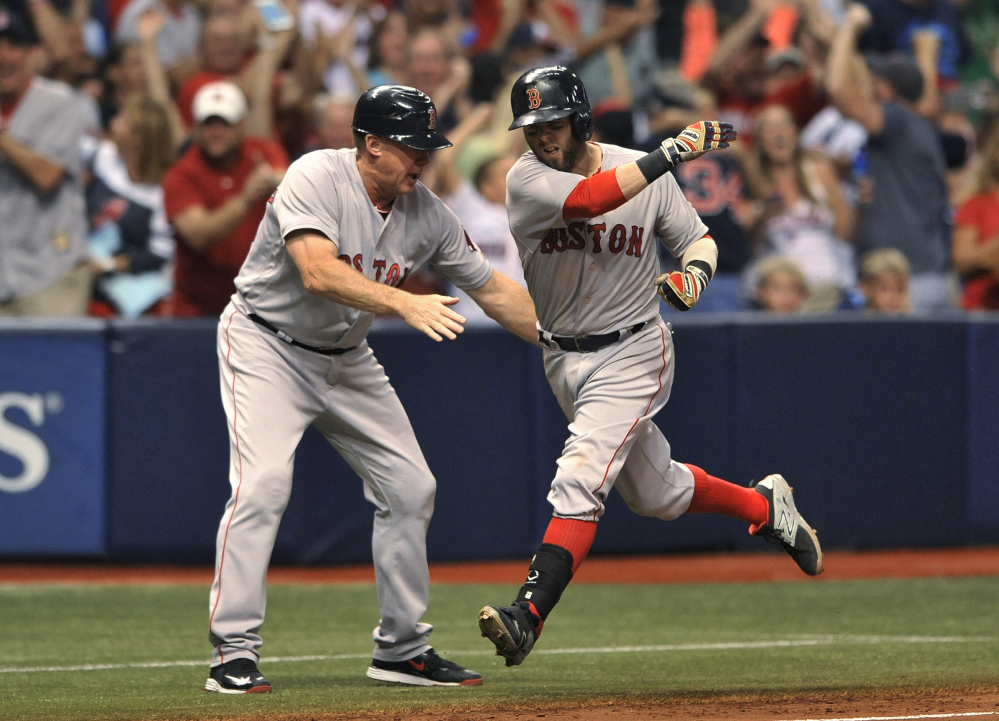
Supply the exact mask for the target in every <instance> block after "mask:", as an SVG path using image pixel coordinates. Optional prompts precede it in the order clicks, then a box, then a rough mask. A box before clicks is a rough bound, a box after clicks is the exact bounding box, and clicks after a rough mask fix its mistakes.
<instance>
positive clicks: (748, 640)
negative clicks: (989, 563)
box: [0, 578, 999, 721]
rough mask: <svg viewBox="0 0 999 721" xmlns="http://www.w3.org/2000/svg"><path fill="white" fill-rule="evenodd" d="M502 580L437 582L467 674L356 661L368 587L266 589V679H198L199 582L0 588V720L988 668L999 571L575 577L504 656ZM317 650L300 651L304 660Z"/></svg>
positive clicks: (201, 669) (843, 679)
mask: <svg viewBox="0 0 999 721" xmlns="http://www.w3.org/2000/svg"><path fill="white" fill-rule="evenodd" d="M515 590H516V589H515V588H514V587H513V586H510V585H504V586H481V585H467V586H435V587H434V588H433V591H432V596H431V603H430V610H429V612H428V614H427V618H426V620H427V621H429V622H430V623H433V624H434V626H435V630H434V633H433V636H432V638H431V641H432V643H433V644H434V646H435V648H437V650H438V651H439V652H441V653H443V654H446V655H447V656H448V657H450V658H452V659H454V660H456V661H459V662H460V663H462V664H464V665H466V666H469V667H470V668H474V669H475V670H477V671H479V672H480V673H482V674H483V675H484V676H485V683H484V685H482V686H480V687H477V688H456V689H441V688H437V689H411V688H399V687H386V686H376V685H375V684H374V682H372V681H370V680H368V679H367V678H366V677H365V676H364V671H365V669H366V668H367V665H368V659H369V658H370V653H371V648H372V645H371V640H370V637H371V630H372V628H373V627H374V626H375V624H376V623H377V621H378V618H377V609H376V606H375V590H374V587H373V586H367V585H365V586H361V585H333V586H272V587H271V588H270V589H269V594H268V618H267V622H266V623H265V625H264V629H263V633H262V635H263V636H264V639H265V643H264V646H263V649H262V652H263V659H262V661H261V669H262V670H263V671H264V673H266V674H267V676H268V678H270V680H271V681H272V682H273V684H274V689H275V692H274V693H273V694H269V695H259V696H246V697H242V696H235V697H234V696H222V695H217V694H209V693H205V692H204V691H202V690H201V686H202V684H203V683H204V681H205V678H206V676H207V660H208V654H209V651H210V646H209V645H208V641H207V606H208V590H207V588H202V587H190V586H186V587H185V586H159V585H157V586H68V585H67V586H45V585H30V586H17V585H7V586H0V719H3V720H4V721H8V720H9V721H14V720H15V719H18V720H20V719H25V720H27V719H31V720H35V719H46V720H49V719H203V718H205V719H207V718H211V719H226V718H236V717H239V718H248V717H251V718H252V717H261V718H263V717H268V716H274V715H281V714H296V715H302V716H304V717H306V718H308V714H310V713H315V714H323V713H326V714H328V713H331V712H344V713H349V712H353V711H376V710H386V709H399V710H400V711H403V712H404V711H405V710H407V709H412V710H416V709H432V708H454V709H460V708H472V707H480V708H482V707H489V706H504V705H511V704H514V703H524V702H532V701H537V702H557V701H571V700H581V699H582V700H585V699H597V698H601V699H638V698H643V697H646V698H654V697H660V698H661V697H664V696H674V695H677V696H680V695H682V696H708V695H713V694H758V693H797V692H810V691H825V690H839V689H875V688H884V689H899V688H912V687H950V686H971V685H977V684H986V685H988V684H996V683H999V613H997V607H996V599H999V578H965V579H953V580H952V579H921V580H889V581H830V582H814V583H809V582H804V583H759V584H704V585H677V586H664V585H645V586H641V585H639V586H635V585H628V586H613V585H582V584H581V585H576V586H572V587H570V588H569V589H568V591H567V592H566V594H565V596H564V597H563V600H562V603H561V604H560V605H559V607H558V608H557V609H556V611H555V613H554V614H553V615H552V617H551V618H550V619H549V623H548V625H547V626H546V628H545V632H544V635H543V636H542V639H541V641H540V642H539V645H538V646H537V647H536V649H535V651H534V653H533V654H532V655H531V656H530V657H529V658H528V660H527V661H526V662H525V664H524V665H523V666H521V667H518V668H513V669H508V668H506V667H505V666H504V665H503V662H502V659H500V658H498V657H495V656H493V655H492V646H491V644H489V643H488V642H487V641H486V640H485V639H483V638H481V637H480V636H479V633H478V628H477V625H476V614H477V612H478V610H479V608H480V607H481V606H482V605H484V604H486V603H506V602H509V600H510V597H511V596H512V594H513V593H514V592H515ZM309 657H312V658H309Z"/></svg>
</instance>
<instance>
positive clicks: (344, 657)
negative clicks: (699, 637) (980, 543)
mask: <svg viewBox="0 0 999 721" xmlns="http://www.w3.org/2000/svg"><path fill="white" fill-rule="evenodd" d="M992 640H994V639H991V638H968V637H965V636H847V635H842V636H840V635H830V636H813V637H807V638H793V639H778V640H774V641H735V642H722V643H677V644H667V645H660V646H602V647H596V648H551V649H538V650H537V651H534V653H536V654H552V655H564V654H582V653H649V652H652V653H662V652H669V651H731V650H742V649H761V648H794V647H801V646H832V645H835V644H890V643H978V642H987V641H992ZM452 653H453V654H454V655H456V656H493V655H495V652H494V651H481V650H480V651H454V652H452ZM362 658H363V659H366V658H371V654H368V653H341V654H334V655H324V656H265V657H264V658H263V662H264V663H268V664H270V663H301V662H303V661H353V660H357V659H362ZM176 666H206V667H207V666H208V661H207V659H201V660H199V661H149V662H144V663H95V664H79V665H76V666H9V667H6V668H3V667H0V673H65V672H67V671H110V670H116V669H128V668H173V667H176ZM898 718H933V717H930V716H925V717H923V716H911V717H909V716H900V717H898ZM837 721H858V720H857V719H837Z"/></svg>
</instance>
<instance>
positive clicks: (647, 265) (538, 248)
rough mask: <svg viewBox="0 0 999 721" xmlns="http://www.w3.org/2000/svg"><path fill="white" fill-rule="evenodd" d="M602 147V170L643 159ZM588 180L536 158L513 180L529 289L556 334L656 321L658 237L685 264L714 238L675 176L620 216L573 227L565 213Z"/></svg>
mask: <svg viewBox="0 0 999 721" xmlns="http://www.w3.org/2000/svg"><path fill="white" fill-rule="evenodd" d="M598 145H599V146H600V148H601V150H602V151H603V164H602V166H601V170H609V169H610V168H616V167H617V166H619V165H623V164H625V163H628V162H631V161H633V160H637V159H638V158H640V157H642V153H640V152H637V151H634V150H627V149H625V148H620V147H618V146H616V145H605V144H603V143H599V144H598ZM581 180H582V177H581V176H579V175H576V174H574V173H563V172H560V171H558V170H554V169H552V168H549V167H548V166H547V165H545V164H544V163H542V162H541V161H540V160H538V159H537V157H535V155H534V153H533V152H528V153H525V154H524V155H523V156H521V158H520V160H518V161H517V163H516V165H514V166H513V168H511V170H510V173H509V175H508V176H507V186H506V187H507V213H508V214H509V217H510V229H511V230H512V231H513V237H514V238H515V239H516V241H517V245H518V246H519V248H520V258H521V261H522V263H523V265H524V277H525V279H526V280H527V287H528V289H529V290H530V292H531V297H533V298H534V305H535V308H536V310H537V314H538V321H539V322H540V324H541V327H542V328H544V329H545V330H548V331H551V332H552V333H555V334H556V335H566V336H574V335H587V334H597V333H606V332H608V331H612V330H617V329H619V328H627V327H630V326H632V325H634V324H636V323H641V322H642V321H647V320H650V319H652V318H655V317H656V316H657V315H658V313H659V300H658V296H657V295H656V293H655V292H654V289H653V285H652V281H653V280H655V278H656V276H657V275H659V272H660V271H659V256H658V254H657V253H656V247H655V243H656V241H657V238H658V239H659V240H660V241H661V242H662V243H664V244H665V246H666V248H667V249H668V250H669V251H670V253H672V254H673V255H674V257H680V256H681V255H682V254H683V251H684V250H686V249H687V247H688V246H689V245H690V244H691V243H693V242H694V241H695V240H698V239H699V238H702V237H703V236H704V235H705V234H706V233H707V232H708V229H707V226H706V225H704V223H703V222H701V219H700V218H699V217H698V216H697V213H696V211H694V209H693V208H692V207H691V205H690V203H689V202H687V199H686V198H685V197H684V196H683V193H682V192H681V191H680V188H679V187H678V186H677V184H676V180H674V179H673V176H672V175H671V174H668V173H667V174H666V175H664V176H663V177H661V178H659V179H658V180H657V181H655V182H654V183H653V184H652V185H651V186H650V187H648V188H646V189H645V190H643V191H642V192H641V193H639V194H638V195H637V196H635V197H634V198H632V199H631V200H629V201H628V202H627V203H625V204H624V205H622V206H621V207H619V208H617V209H616V210H612V211H611V212H609V213H605V214H604V215H602V216H600V217H598V218H588V219H582V218H581V219H573V220H569V221H566V220H565V219H564V218H563V217H562V208H563V206H564V205H565V201H566V199H567V198H568V197H569V195H570V194H571V193H572V191H573V189H574V188H575V187H576V185H578V184H579V182H580V181H581Z"/></svg>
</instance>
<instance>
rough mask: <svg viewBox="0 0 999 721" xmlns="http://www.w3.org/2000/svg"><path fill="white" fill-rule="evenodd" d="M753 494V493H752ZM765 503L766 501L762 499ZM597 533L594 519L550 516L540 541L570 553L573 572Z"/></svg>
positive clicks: (588, 549) (584, 556)
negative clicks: (584, 519)
mask: <svg viewBox="0 0 999 721" xmlns="http://www.w3.org/2000/svg"><path fill="white" fill-rule="evenodd" d="M754 495H755V494H754ZM764 504H766V501H764ZM596 535H597V522H596V521H578V520H576V519H575V518H552V520H551V522H550V523H549V524H548V530H547V531H545V538H544V541H542V543H551V544H554V545H556V546H561V547H562V548H564V549H565V550H567V551H568V552H569V553H571V554H572V572H573V573H575V572H576V569H577V568H579V564H581V563H582V562H583V559H584V558H586V554H587V553H589V552H590V546H592V545H593V538H594V537H595V536H596Z"/></svg>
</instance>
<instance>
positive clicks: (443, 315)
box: [399, 293, 465, 341]
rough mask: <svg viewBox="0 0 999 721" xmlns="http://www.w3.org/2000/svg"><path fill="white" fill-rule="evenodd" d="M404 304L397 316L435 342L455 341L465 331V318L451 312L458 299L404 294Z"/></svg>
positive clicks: (434, 295)
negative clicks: (451, 306) (451, 307)
mask: <svg viewBox="0 0 999 721" xmlns="http://www.w3.org/2000/svg"><path fill="white" fill-rule="evenodd" d="M406 296H408V297H407V298H406V302H405V304H404V305H403V307H402V308H401V309H400V310H399V316H400V317H401V318H402V319H403V320H404V321H406V323H407V324H408V325H410V326H412V327H413V328H416V330H418V331H422V332H423V333H426V334H427V335H428V336H430V337H431V338H433V339H434V340H436V341H442V340H444V338H447V339H448V340H455V339H456V338H457V337H458V335H457V334H458V333H463V332H464V331H465V317H464V316H463V315H459V314H458V313H456V312H455V311H453V310H451V309H450V308H449V307H448V306H450V305H454V304H455V303H457V302H458V299H457V298H455V297H453V296H449V295H436V294H433V295H417V294H414V293H406Z"/></svg>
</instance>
